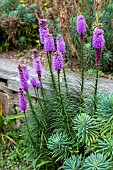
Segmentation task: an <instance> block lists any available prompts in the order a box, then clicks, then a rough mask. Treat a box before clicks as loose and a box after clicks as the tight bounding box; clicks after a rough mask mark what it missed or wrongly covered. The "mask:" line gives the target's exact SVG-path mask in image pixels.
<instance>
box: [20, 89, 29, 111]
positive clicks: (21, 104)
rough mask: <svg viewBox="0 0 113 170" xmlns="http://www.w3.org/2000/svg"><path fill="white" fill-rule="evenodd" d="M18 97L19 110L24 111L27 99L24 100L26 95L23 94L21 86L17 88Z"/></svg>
mask: <svg viewBox="0 0 113 170" xmlns="http://www.w3.org/2000/svg"><path fill="white" fill-rule="evenodd" d="M18 98H19V107H20V110H22V111H24V112H25V111H26V109H27V100H26V96H25V94H24V90H23V89H22V88H19V94H18Z"/></svg>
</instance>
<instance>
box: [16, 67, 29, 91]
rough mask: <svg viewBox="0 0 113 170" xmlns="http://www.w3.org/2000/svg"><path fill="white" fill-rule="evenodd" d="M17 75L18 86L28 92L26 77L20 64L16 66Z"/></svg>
mask: <svg viewBox="0 0 113 170" xmlns="http://www.w3.org/2000/svg"><path fill="white" fill-rule="evenodd" d="M18 75H19V79H20V85H21V86H22V87H23V89H24V90H25V91H26V90H28V83H27V79H26V75H25V73H24V70H23V67H22V65H20V64H18Z"/></svg>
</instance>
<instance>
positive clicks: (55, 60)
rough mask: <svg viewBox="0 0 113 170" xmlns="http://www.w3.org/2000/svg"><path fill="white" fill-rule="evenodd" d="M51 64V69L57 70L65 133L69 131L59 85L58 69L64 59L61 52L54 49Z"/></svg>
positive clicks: (61, 67)
mask: <svg viewBox="0 0 113 170" xmlns="http://www.w3.org/2000/svg"><path fill="white" fill-rule="evenodd" d="M52 65H53V69H54V70H55V71H56V72H57V75H58V88H59V91H58V94H59V97H60V103H61V113H62V116H63V117H64V121H65V122H66V129H67V133H70V130H69V127H68V123H67V122H68V115H67V112H66V111H65V108H64V103H63V99H62V94H61V85H60V71H61V69H63V68H64V60H63V56H62V53H61V52H58V51H56V52H55V53H54V55H53V61H52Z"/></svg>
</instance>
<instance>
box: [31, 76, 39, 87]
mask: <svg viewBox="0 0 113 170" xmlns="http://www.w3.org/2000/svg"><path fill="white" fill-rule="evenodd" d="M30 83H31V84H32V86H33V87H34V88H36V89H39V88H40V81H38V80H37V79H36V78H35V77H32V78H31V80H30Z"/></svg>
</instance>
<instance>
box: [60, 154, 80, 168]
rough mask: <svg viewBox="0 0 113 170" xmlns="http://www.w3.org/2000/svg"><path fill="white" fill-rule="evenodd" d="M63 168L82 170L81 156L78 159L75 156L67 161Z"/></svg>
mask: <svg viewBox="0 0 113 170" xmlns="http://www.w3.org/2000/svg"><path fill="white" fill-rule="evenodd" d="M62 168H63V169H64V170H81V169H82V160H81V156H80V157H77V156H75V155H73V156H72V157H70V158H68V159H66V160H65V162H64V164H63V166H62Z"/></svg>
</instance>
